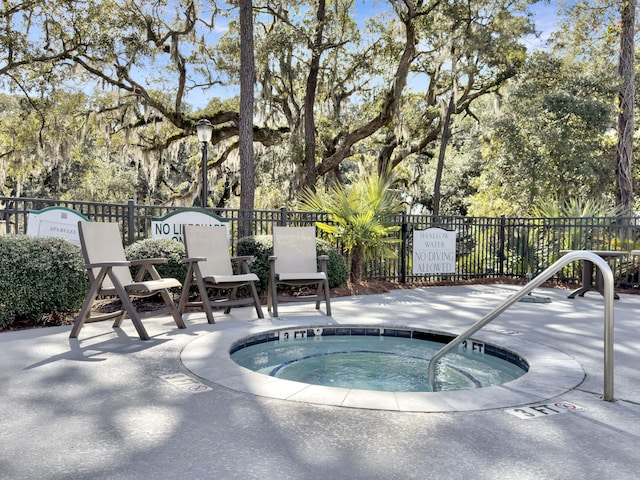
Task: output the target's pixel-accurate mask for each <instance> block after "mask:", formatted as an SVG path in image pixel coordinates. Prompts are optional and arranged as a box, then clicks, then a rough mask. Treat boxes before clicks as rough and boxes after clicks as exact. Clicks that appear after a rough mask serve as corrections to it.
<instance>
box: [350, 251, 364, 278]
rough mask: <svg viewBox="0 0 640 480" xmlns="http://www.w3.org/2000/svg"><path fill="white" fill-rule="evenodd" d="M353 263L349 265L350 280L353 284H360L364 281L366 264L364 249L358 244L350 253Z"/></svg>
mask: <svg viewBox="0 0 640 480" xmlns="http://www.w3.org/2000/svg"><path fill="white" fill-rule="evenodd" d="M349 256H350V259H351V262H349V263H350V265H349V267H350V268H349V280H350V281H351V283H353V284H355V283H360V281H361V280H362V267H363V264H364V248H363V246H362V245H360V244H359V243H356V245H354V247H353V248H352V249H351V253H350V255H349Z"/></svg>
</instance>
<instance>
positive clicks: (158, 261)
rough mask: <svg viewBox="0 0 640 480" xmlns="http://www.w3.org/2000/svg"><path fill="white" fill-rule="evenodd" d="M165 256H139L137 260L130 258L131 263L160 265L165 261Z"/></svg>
mask: <svg viewBox="0 0 640 480" xmlns="http://www.w3.org/2000/svg"><path fill="white" fill-rule="evenodd" d="M167 261H168V260H167V259H166V258H141V259H139V260H131V262H130V263H131V265H132V266H133V265H161V264H163V263H167Z"/></svg>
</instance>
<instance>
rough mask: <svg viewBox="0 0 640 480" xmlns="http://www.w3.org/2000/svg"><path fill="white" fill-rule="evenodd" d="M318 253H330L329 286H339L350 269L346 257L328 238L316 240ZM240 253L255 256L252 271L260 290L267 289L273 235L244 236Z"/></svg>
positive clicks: (344, 280) (240, 243) (240, 242)
mask: <svg viewBox="0 0 640 480" xmlns="http://www.w3.org/2000/svg"><path fill="white" fill-rule="evenodd" d="M316 254H317V255H328V256H329V261H328V262H327V273H328V274H329V286H330V287H339V286H340V285H343V284H344V283H345V282H346V281H347V276H348V272H349V271H348V269H347V263H346V262H345V260H344V258H343V257H342V255H340V253H338V251H337V250H336V249H335V247H334V246H333V245H331V244H330V243H329V242H327V241H326V240H323V239H321V238H318V239H317V240H316ZM238 255H239V256H242V255H252V256H254V257H255V260H254V262H253V263H252V264H251V271H252V272H253V273H255V274H256V275H257V276H258V278H259V279H260V281H259V282H258V285H257V287H258V290H259V291H261V292H266V291H267V285H268V283H269V257H270V256H271V255H273V237H272V236H271V235H256V236H252V237H244V238H241V239H240V240H239V241H238Z"/></svg>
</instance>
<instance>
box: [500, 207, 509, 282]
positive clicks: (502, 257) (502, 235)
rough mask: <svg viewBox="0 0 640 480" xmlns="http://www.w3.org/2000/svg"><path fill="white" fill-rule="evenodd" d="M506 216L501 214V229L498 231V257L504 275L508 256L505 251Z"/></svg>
mask: <svg viewBox="0 0 640 480" xmlns="http://www.w3.org/2000/svg"><path fill="white" fill-rule="evenodd" d="M505 224H506V218H505V216H504V215H500V231H499V233H498V249H499V252H498V259H499V261H500V268H499V269H498V270H499V272H500V276H504V261H505V259H506V258H507V256H506V255H505V252H504V248H505V229H506V225H505Z"/></svg>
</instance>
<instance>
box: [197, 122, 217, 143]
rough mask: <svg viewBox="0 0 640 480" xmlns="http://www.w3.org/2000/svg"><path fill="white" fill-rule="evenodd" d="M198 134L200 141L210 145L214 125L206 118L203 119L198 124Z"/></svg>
mask: <svg viewBox="0 0 640 480" xmlns="http://www.w3.org/2000/svg"><path fill="white" fill-rule="evenodd" d="M196 132H197V133H198V140H200V141H201V142H202V143H209V142H210V141H211V134H212V133H213V125H212V124H211V122H210V121H209V120H207V119H206V118H201V119H200V120H198V123H196Z"/></svg>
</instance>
